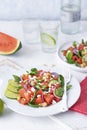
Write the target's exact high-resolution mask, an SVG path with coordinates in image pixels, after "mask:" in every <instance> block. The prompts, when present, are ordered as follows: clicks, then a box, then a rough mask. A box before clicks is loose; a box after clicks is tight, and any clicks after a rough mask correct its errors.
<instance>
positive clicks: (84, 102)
mask: <svg viewBox="0 0 87 130" xmlns="http://www.w3.org/2000/svg"><path fill="white" fill-rule="evenodd" d="M80 86H81V95H80V97H79V99H78V101H77V102H76V103H75V104H74V105H73V106H72V107H71V108H70V110H73V111H77V112H80V113H82V114H87V77H86V78H85V79H84V80H83V81H81V83H80Z"/></svg>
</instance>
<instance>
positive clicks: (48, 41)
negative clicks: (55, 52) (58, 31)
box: [41, 33, 56, 46]
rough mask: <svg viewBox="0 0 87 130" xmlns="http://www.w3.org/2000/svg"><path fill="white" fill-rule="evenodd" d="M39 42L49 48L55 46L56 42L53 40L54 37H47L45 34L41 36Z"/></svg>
mask: <svg viewBox="0 0 87 130" xmlns="http://www.w3.org/2000/svg"><path fill="white" fill-rule="evenodd" d="M41 40H42V42H43V43H45V44H47V45H49V46H54V45H55V44H56V40H55V39H54V37H52V36H51V35H49V34H47V33H42V34H41Z"/></svg>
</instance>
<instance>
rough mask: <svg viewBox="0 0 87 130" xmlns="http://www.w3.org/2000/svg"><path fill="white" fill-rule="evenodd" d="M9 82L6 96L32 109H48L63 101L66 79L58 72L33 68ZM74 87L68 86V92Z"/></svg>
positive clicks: (15, 76)
mask: <svg viewBox="0 0 87 130" xmlns="http://www.w3.org/2000/svg"><path fill="white" fill-rule="evenodd" d="M13 77H14V79H10V80H9V81H8V85H7V88H6V91H5V96H6V97H8V98H13V99H16V100H18V102H19V103H21V104H23V105H29V106H31V107H46V106H49V105H51V104H55V103H57V102H59V101H60V100H61V99H62V96H63V93H64V77H63V75H61V74H58V73H56V72H50V71H44V70H39V69H37V68H32V69H31V70H30V71H26V73H24V74H22V75H21V76H17V75H13ZM71 86H72V85H70V84H67V86H66V87H67V90H68V89H70V88H71Z"/></svg>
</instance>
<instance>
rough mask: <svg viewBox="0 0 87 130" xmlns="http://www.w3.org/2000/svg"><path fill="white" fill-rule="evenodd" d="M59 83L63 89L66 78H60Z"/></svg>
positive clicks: (60, 76)
mask: <svg viewBox="0 0 87 130" xmlns="http://www.w3.org/2000/svg"><path fill="white" fill-rule="evenodd" d="M58 82H59V83H60V85H61V87H63V86H64V77H63V76H62V75H61V74H60V75H59V76H58Z"/></svg>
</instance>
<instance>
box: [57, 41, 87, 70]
mask: <svg viewBox="0 0 87 130" xmlns="http://www.w3.org/2000/svg"><path fill="white" fill-rule="evenodd" d="M72 43H73V41H68V42H66V43H64V44H63V45H62V46H61V47H60V48H59V49H58V58H59V60H61V62H62V64H64V65H66V67H69V68H71V69H73V70H75V71H79V72H87V67H85V68H80V67H78V66H76V65H74V64H69V63H67V62H66V58H65V57H64V56H63V53H62V52H61V51H62V50H66V49H67V48H69V47H70V46H72Z"/></svg>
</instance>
